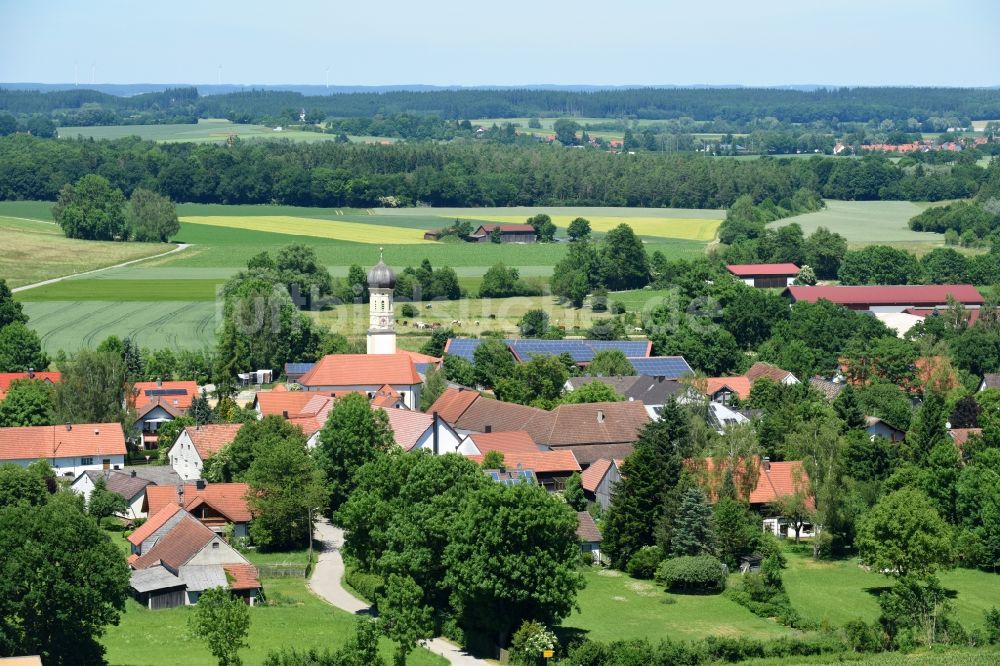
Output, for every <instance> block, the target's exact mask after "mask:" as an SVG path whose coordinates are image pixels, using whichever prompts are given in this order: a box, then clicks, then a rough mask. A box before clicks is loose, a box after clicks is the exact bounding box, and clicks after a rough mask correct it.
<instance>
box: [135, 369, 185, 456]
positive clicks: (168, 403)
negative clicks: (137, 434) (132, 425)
mask: <svg viewBox="0 0 1000 666" xmlns="http://www.w3.org/2000/svg"><path fill="white" fill-rule="evenodd" d="M196 395H198V384H197V383H196V382H193V381H178V382H173V381H167V382H165V381H161V380H156V381H155V382H136V383H135V384H134V385H133V389H132V396H131V398H130V402H131V406H132V407H133V408H134V409H135V413H136V423H137V424H138V426H139V429H140V430H141V431H142V447H143V448H145V449H155V448H156V441H157V434H156V433H157V431H158V430H159V429H160V426H161V425H163V424H164V423H167V422H168V421H172V420H174V419H175V418H177V417H178V416H182V415H184V414H187V412H188V410H189V409H190V408H191V402H192V401H193V400H194V398H195V396H196Z"/></svg>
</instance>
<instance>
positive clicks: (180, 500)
mask: <svg viewBox="0 0 1000 666" xmlns="http://www.w3.org/2000/svg"><path fill="white" fill-rule="evenodd" d="M177 506H179V507H180V508H182V509H183V508H184V484H183V483H178V484H177Z"/></svg>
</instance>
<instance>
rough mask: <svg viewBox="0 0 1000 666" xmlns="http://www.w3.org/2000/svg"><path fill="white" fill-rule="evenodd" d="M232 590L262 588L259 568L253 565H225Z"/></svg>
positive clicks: (223, 566)
mask: <svg viewBox="0 0 1000 666" xmlns="http://www.w3.org/2000/svg"><path fill="white" fill-rule="evenodd" d="M222 568H223V569H225V570H226V574H227V575H226V578H228V579H229V589H231V590H256V589H259V588H260V579H259V578H258V576H259V575H260V574H258V573H257V567H255V566H254V565H252V564H223V565H222Z"/></svg>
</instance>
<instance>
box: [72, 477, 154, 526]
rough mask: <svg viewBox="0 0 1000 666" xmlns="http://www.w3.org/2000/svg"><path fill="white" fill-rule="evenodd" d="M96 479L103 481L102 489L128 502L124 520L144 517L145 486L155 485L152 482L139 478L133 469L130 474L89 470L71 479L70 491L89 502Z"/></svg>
mask: <svg viewBox="0 0 1000 666" xmlns="http://www.w3.org/2000/svg"><path fill="white" fill-rule="evenodd" d="M98 479H104V487H105V488H106V489H107V490H108V491H109V492H112V493H116V494H118V495H120V496H121V497H122V498H124V500H125V501H126V502H128V511H126V512H125V515H124V516H123V517H124V518H145V517H146V511H145V504H146V486H150V485H155V484H154V483H153V482H152V481H150V480H149V479H144V478H142V477H141V476H139V475H138V474H137V473H136V470H135V469H134V468H133V469H132V470H131V471H130V472H126V471H121V470H96V469H89V470H87V471H85V472H83V473H82V474H80V475H79V476H78V477H76V478H75V479H73V483H71V484H70V490H72V491H73V492H75V493H78V494H80V495H83V499H84V501H85V502H89V501H90V494H91V493H92V492H93V491H94V488H95V486H96V483H97V481H98Z"/></svg>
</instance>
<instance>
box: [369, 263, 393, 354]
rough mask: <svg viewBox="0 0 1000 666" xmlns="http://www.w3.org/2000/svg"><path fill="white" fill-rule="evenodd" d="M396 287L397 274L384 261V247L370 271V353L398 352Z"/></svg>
mask: <svg viewBox="0 0 1000 666" xmlns="http://www.w3.org/2000/svg"><path fill="white" fill-rule="evenodd" d="M395 287H396V274H395V273H393V272H392V269H391V268H389V267H388V266H386V265H385V263H384V262H383V261H382V248H379V251H378V263H377V264H375V265H374V266H373V267H372V269H371V270H370V271H368V315H369V322H368V353H369V354H395V353H396V323H395V321H394V319H393V311H392V291H393V289H394V288H395Z"/></svg>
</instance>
